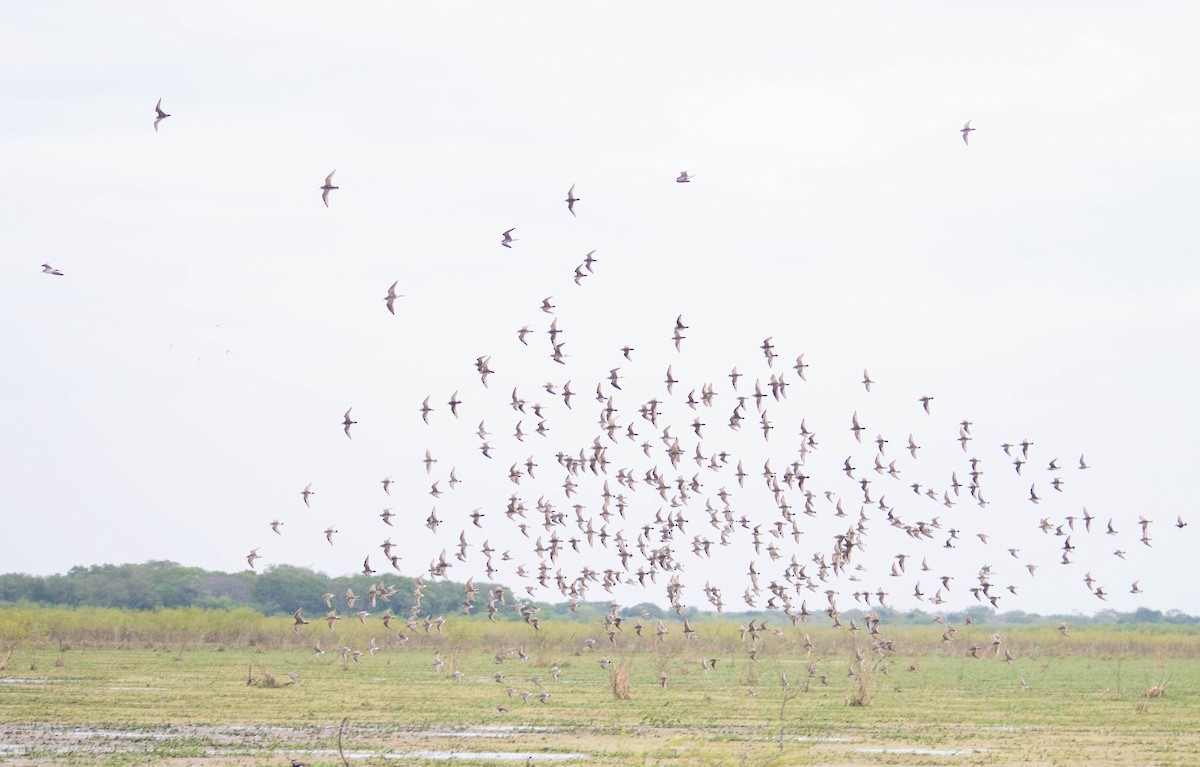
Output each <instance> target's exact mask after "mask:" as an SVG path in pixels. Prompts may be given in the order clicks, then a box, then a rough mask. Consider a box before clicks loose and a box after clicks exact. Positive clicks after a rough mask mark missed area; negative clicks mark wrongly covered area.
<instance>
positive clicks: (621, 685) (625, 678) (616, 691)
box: [612, 658, 633, 700]
mask: <svg viewBox="0 0 1200 767" xmlns="http://www.w3.org/2000/svg"><path fill="white" fill-rule="evenodd" d="M632 668H633V661H631V660H629V659H628V658H626V659H625V660H623V661H621V665H620V666H617V667H616V668H615V669H613V672H612V692H613V697H614V698H616V699H617V700H629V699H630V698H631V697H632V696H631V695H630V694H629V689H630V682H629V676H630V670H631V669H632Z"/></svg>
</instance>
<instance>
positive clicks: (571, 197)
mask: <svg viewBox="0 0 1200 767" xmlns="http://www.w3.org/2000/svg"><path fill="white" fill-rule="evenodd" d="M564 202H565V203H567V210H569V211H571V215H572V216H574V215H575V203H577V202H579V198H578V197H576V196H575V185H574V184H571V188H570V189H568V190H567V199H566V200H564ZM588 271H589V272H590V271H591V269H588Z"/></svg>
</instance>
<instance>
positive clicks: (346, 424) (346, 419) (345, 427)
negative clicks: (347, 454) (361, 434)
mask: <svg viewBox="0 0 1200 767" xmlns="http://www.w3.org/2000/svg"><path fill="white" fill-rule="evenodd" d="M353 409H354V408H347V409H346V414H345V415H344V416H342V431H344V432H346V436H347V437H350V427H351V426H353V425H354V424H356V423H358V421H351V420H350V411H351V410H353ZM351 439H353V437H351Z"/></svg>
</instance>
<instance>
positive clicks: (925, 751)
mask: <svg viewBox="0 0 1200 767" xmlns="http://www.w3.org/2000/svg"><path fill="white" fill-rule="evenodd" d="M855 750H856V751H857V752H858V753H860V754H903V755H905V756H970V755H971V754H976V753H979V752H978V751H975V750H972V749H969V748H964V749H953V750H951V749H940V748H859V749H855Z"/></svg>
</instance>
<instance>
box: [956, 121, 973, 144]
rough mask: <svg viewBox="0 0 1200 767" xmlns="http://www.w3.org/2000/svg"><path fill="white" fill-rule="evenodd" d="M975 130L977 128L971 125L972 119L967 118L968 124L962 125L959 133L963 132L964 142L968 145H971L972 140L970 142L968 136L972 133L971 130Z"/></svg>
mask: <svg viewBox="0 0 1200 767" xmlns="http://www.w3.org/2000/svg"><path fill="white" fill-rule="evenodd" d="M973 130H975V129H974V128H972V127H971V121H970V120H967V123H966V125H964V126H963V127H962V130H960V131H959V133H961V134H962V136H963V143H964V144H966V145H967V146H970V145H971V142H970V141H967V136H968V135H969V134H970V133H971V131H973Z"/></svg>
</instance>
